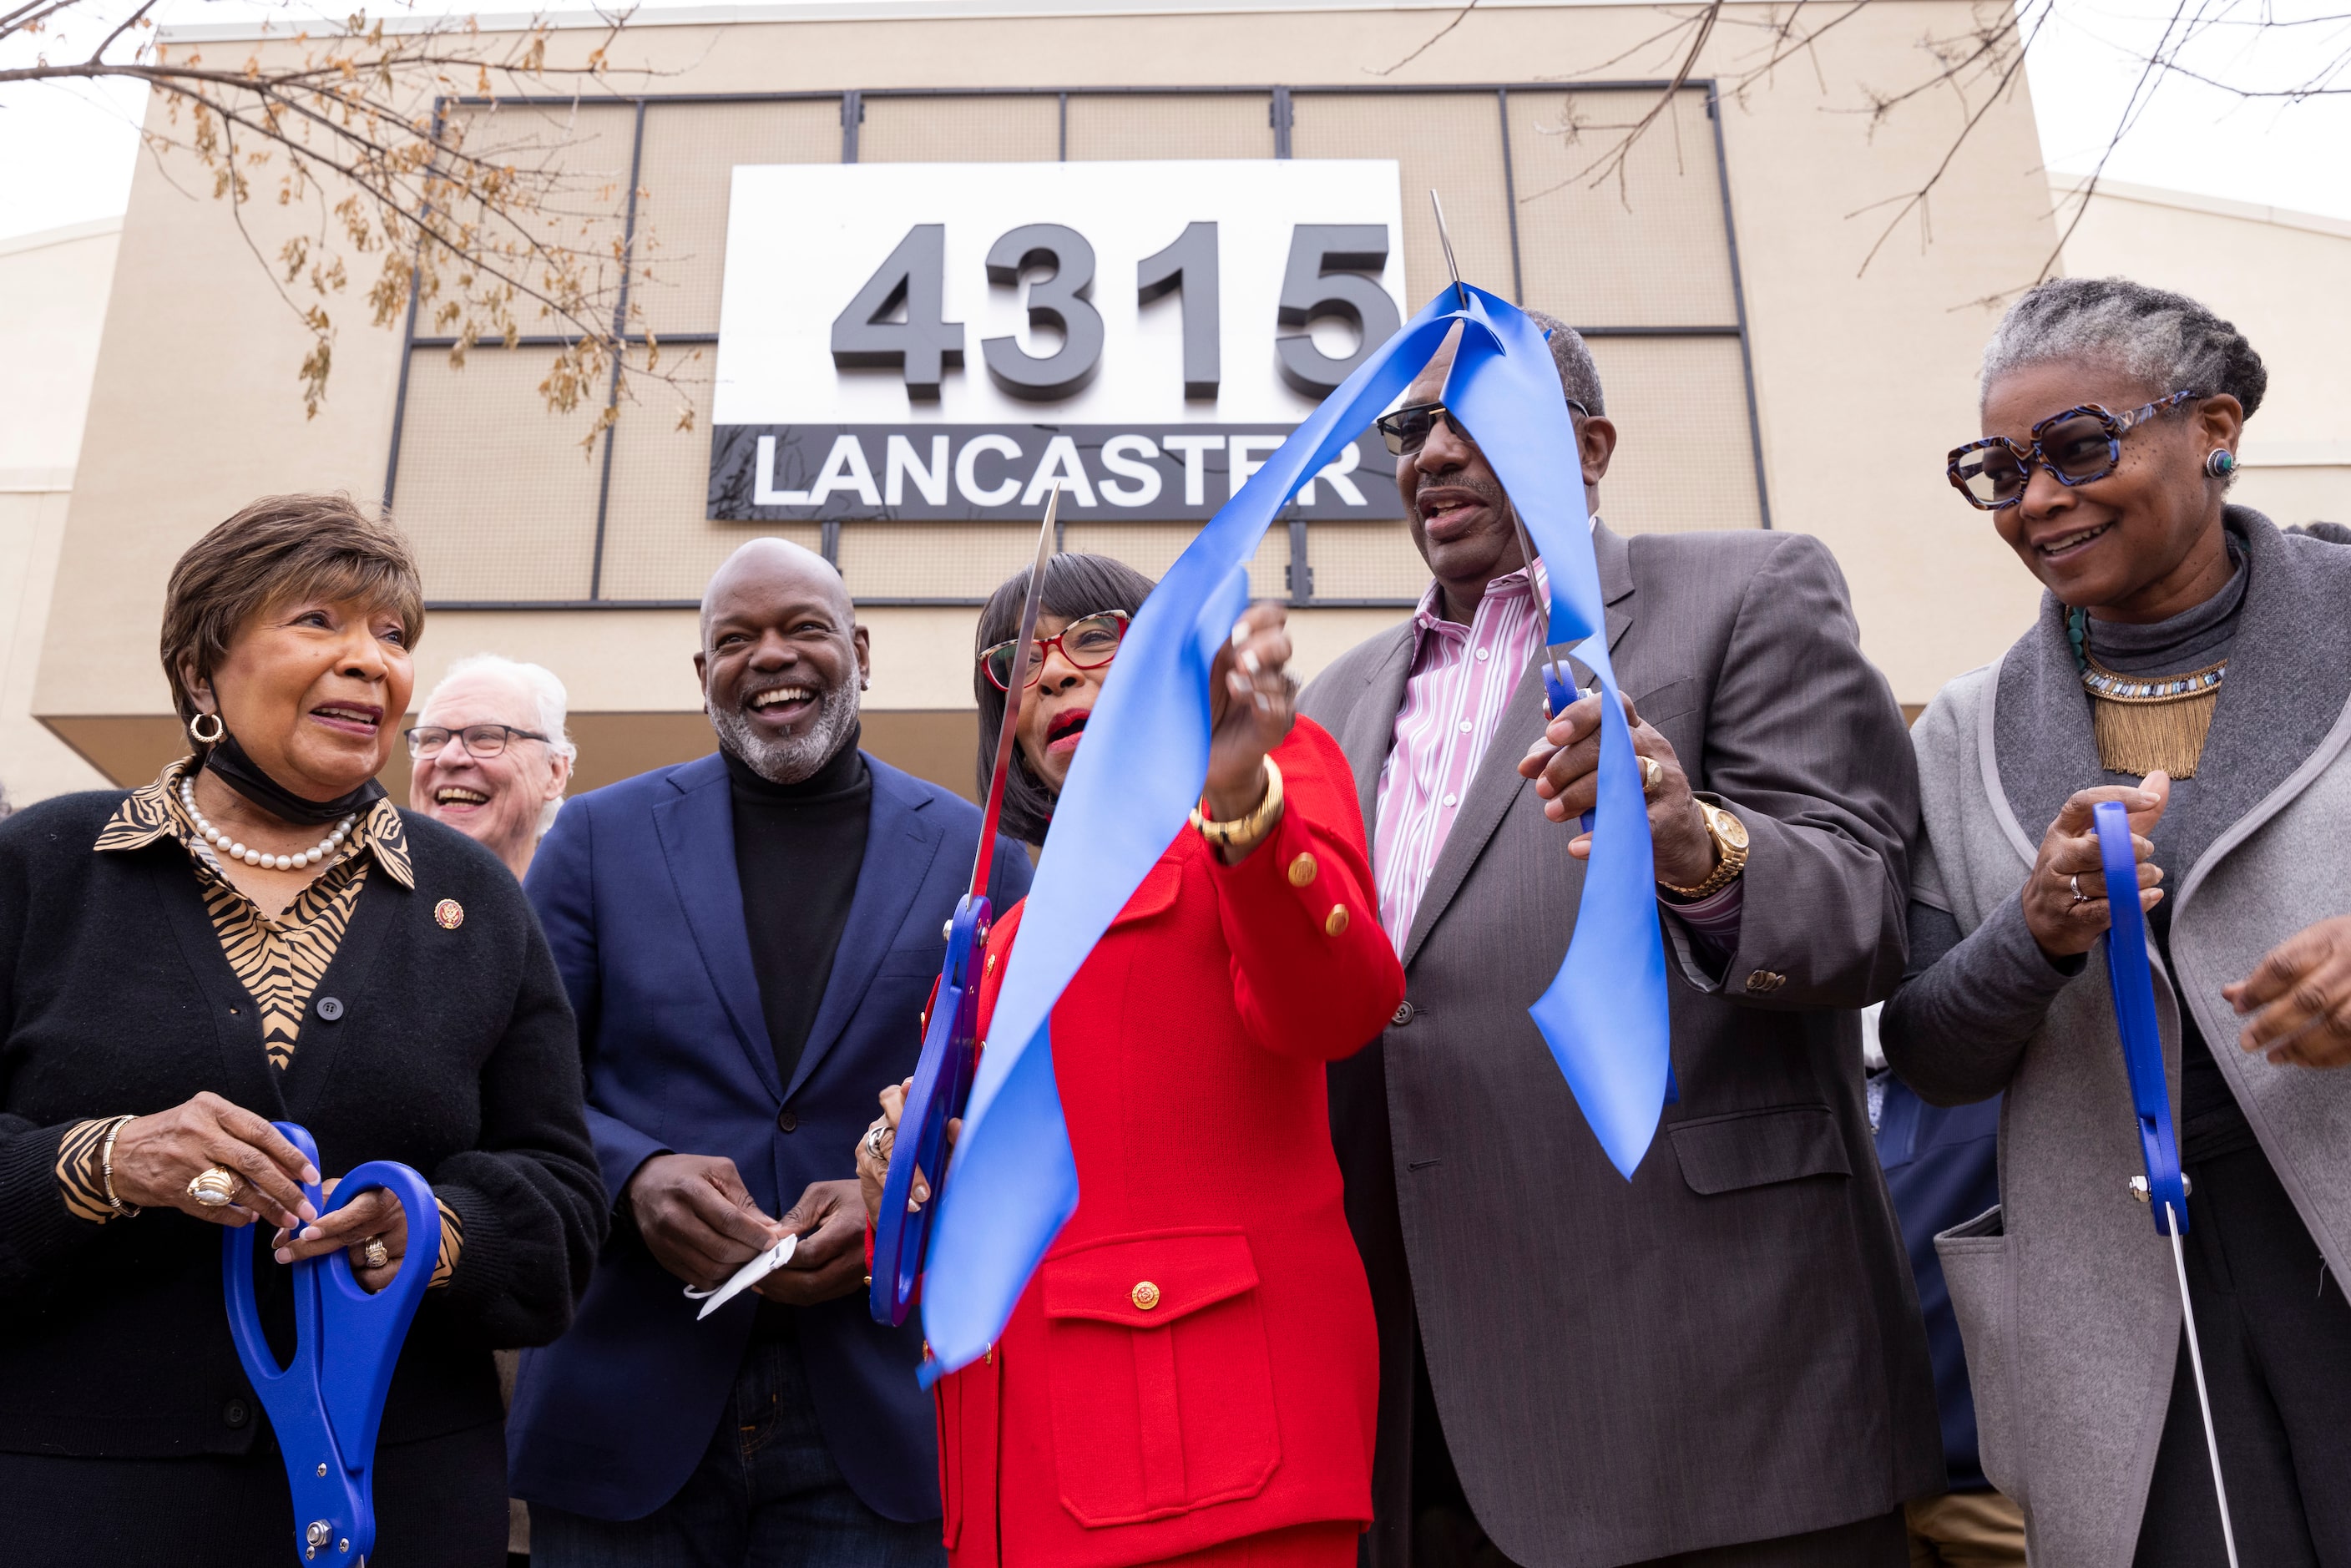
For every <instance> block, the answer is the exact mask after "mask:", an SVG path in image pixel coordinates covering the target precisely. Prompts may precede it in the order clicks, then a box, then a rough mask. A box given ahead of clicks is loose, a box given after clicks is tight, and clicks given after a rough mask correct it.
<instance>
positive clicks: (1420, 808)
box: [1372, 560, 1548, 953]
mask: <svg viewBox="0 0 2351 1568" xmlns="http://www.w3.org/2000/svg"><path fill="white" fill-rule="evenodd" d="M1534 570H1535V571H1536V572H1537V573H1538V574H1540V573H1541V570H1542V562H1541V560H1537V561H1536V562H1535V564H1534ZM1544 586H1545V587H1546V589H1547V587H1548V584H1547V583H1545V584H1544ZM1444 603H1445V601H1444V600H1443V598H1442V597H1441V592H1440V590H1439V589H1438V587H1437V584H1436V583H1434V582H1432V583H1430V584H1429V585H1428V591H1427V592H1426V593H1425V594H1423V595H1421V600H1420V607H1419V608H1418V609H1417V610H1416V611H1414V612H1413V616H1412V626H1413V644H1414V645H1413V655H1412V668H1411V671H1410V672H1409V673H1408V674H1406V675H1405V686H1404V705H1403V706H1401V707H1399V708H1398V709H1397V710H1396V721H1395V741H1394V743H1393V744H1392V745H1391V746H1390V747H1389V748H1388V758H1387V761H1386V763H1385V764H1384V766H1383V767H1382V768H1380V787H1379V796H1378V806H1377V816H1376V819H1375V820H1376V821H1378V823H1379V827H1378V831H1377V832H1376V834H1375V836H1374V841H1373V844H1372V869H1373V876H1374V880H1375V881H1376V882H1377V883H1378V884H1379V894H1380V922H1381V924H1382V925H1385V926H1386V927H1387V932H1388V940H1390V941H1391V942H1393V943H1395V946H1396V951H1397V952H1399V953H1401V952H1403V951H1404V942H1405V935H1406V934H1407V933H1409V932H1410V931H1411V930H1412V917H1413V915H1414V913H1415V912H1416V911H1417V910H1418V909H1419V908H1420V894H1421V890H1422V889H1424V888H1426V886H1427V885H1428V873H1430V871H1432V870H1433V869H1435V867H1436V865H1437V852H1438V851H1439V850H1442V849H1443V848H1444V847H1445V838H1446V835H1447V833H1449V832H1451V831H1453V820H1454V818H1455V817H1456V816H1458V814H1459V812H1460V810H1461V801H1462V798H1463V797H1464V796H1466V795H1468V792H1469V780H1470V779H1473V778H1475V777H1476V776H1477V772H1478V764H1479V762H1481V761H1483V760H1484V759H1485V756H1486V748H1487V747H1489V746H1490V745H1492V744H1493V740H1494V731H1495V729H1496V728H1497V727H1499V725H1500V724H1501V722H1502V710H1503V709H1504V708H1505V707H1507V706H1510V693H1511V692H1513V691H1514V690H1516V689H1517V687H1518V684H1519V680H1520V676H1522V675H1524V674H1526V671H1527V665H1528V664H1530V663H1531V662H1532V660H1533V658H1534V656H1535V649H1536V647H1537V646H1538V644H1539V643H1540V642H1541V637H1542V617H1541V612H1540V605H1541V601H1540V600H1539V599H1538V598H1537V596H1536V593H1535V591H1533V590H1532V589H1531V588H1530V587H1529V586H1528V582H1527V570H1526V569H1524V568H1521V569H1520V570H1517V571H1513V572H1509V573H1506V574H1505V575H1503V576H1501V577H1498V578H1496V579H1494V580H1493V581H1491V582H1489V583H1488V584H1487V585H1486V593H1485V596H1484V597H1483V598H1481V599H1479V601H1478V608H1477V610H1476V611H1474V612H1472V613H1471V615H1470V618H1469V624H1468V625H1467V626H1464V625H1462V624H1461V623H1460V622H1458V621H1447V619H1445V614H1444Z"/></svg>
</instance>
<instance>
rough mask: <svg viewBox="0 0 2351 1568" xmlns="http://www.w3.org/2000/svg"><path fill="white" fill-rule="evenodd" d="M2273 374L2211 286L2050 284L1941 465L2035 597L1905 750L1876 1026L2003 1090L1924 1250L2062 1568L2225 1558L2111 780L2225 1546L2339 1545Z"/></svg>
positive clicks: (2324, 550)
mask: <svg viewBox="0 0 2351 1568" xmlns="http://www.w3.org/2000/svg"><path fill="white" fill-rule="evenodd" d="M2266 380H2267V377H2266V374H2265V372H2264V371H2263V370H2262V362H2261V358H2260V356H2259V355H2257V354H2256V353H2254V352H2253V350H2252V346H2251V345H2250V344H2248V343H2247V342H2246V341H2245V340H2244V339H2243V338H2242V337H2241V336H2240V335H2238V333H2237V332H2236V330H2235V329H2234V328H2232V327H2231V326H2230V325H2229V324H2228V323H2227V322H2225V321H2221V320H2220V319H2217V318H2215V317H2214V316H2213V315H2212V313H2211V312H2210V311H2209V310H2206V309H2205V308H2202V307H2201V306H2199V305H2198V304H2196V303H2195V302H2194V301H2193V300H2190V299H2187V298H2182V297H2181V296H2179V295H2176V294H2168V293H2165V292H2163V291H2161V290H2158V289H2153V288H2147V287H2142V286H2140V285H2137V284H2134V283H2130V282H2127V281H2126V280H2123V279H2120V278H2103V279H2088V278H2072V279H2064V280H2061V281H2058V282H2053V283H2048V284H2044V285H2043V286H2041V287H2038V288H2035V289H2034V290H2032V292H2031V293H2029V294H2027V295H2026V296H2025V297H2024V298H2022V299H2021V300H2019V301H2018V302H2017V304H2016V305H2015V307H2014V308H2011V310H2010V311H2009V313H2008V316H2007V318H2006V319H2004V320H2003V321H2002V322H2001V326H2000V329H1999V331H1998V332H1997V334H1996V335H1995V336H1994V337H1993V339H1992V341H1991V346H1990V348H1989V349H1988V350H1986V352H1985V356H1984V368H1983V381H1982V393H1981V395H1982V411H1983V431H1984V439H1982V440H1980V441H1976V442H1973V443H1970V444H1968V445H1966V446H1963V447H1961V448H1960V449H1959V450H1958V451H1957V452H1955V453H1953V454H1952V456H1951V465H1950V475H1951V481H1952V483H1953V485H1955V486H1958V487H1959V489H1960V491H1961V493H1962V494H1963V495H1964V496H1966V497H1967V498H1968V499H1969V500H1970V501H1971V502H1972V503H1973V504H1974V505H1975V506H1976V507H1979V508H1980V509H1982V510H1984V511H1986V512H1988V513H1989V514H1990V518H1989V520H1990V521H1991V524H1992V526H1993V527H1994V528H1997V529H1998V530H1999V531H2000V534H2001V538H2002V539H2004V540H2005V541H2006V542H2007V543H2008V544H2009V545H2010V546H2011V548H2012V549H2015V551H2016V553H2017V555H2018V557H2019V558H2020V559H2022V561H2023V562H2024V564H2025V566H2026V568H2027V569H2028V570H2031V571H2032V574H2033V575H2034V576H2035V577H2037V578H2039V579H2040V580H2041V581H2042V582H2043V584H2044V585H2046V587H2047V589H2048V592H2047V593H2046V594H2044V595H2043V601H2042V607H2041V614H2040V617H2039V619H2038V620H2037V621H2036V622H2035V623H2034V624H2033V626H2032V629H2031V630H2030V631H2028V632H2026V633H2025V634H2024V635H2023V636H2022V637H2021V638H2020V639H2018V641H2017V642H2016V643H2015V645H2014V646H2012V647H2011V648H2010V649H2009V650H2008V651H2007V652H2006V653H2003V654H2002V655H2001V657H2000V659H1999V660H1998V661H1996V662H1995V663H1994V664H1991V666H1990V667H1989V668H1986V669H1981V670H1976V671H1972V672H1970V674H1965V675H1962V676H1960V677H1959V679H1957V680H1955V681H1953V682H1952V683H1951V684H1950V685H1949V686H1947V687H1945V688H1944V689H1943V691H1942V692H1941V694H1940V695H1938V696H1937V697H1936V699H1935V701H1934V703H1933V704H1932V706H1929V707H1928V710H1927V712H1926V714H1925V715H1924V716H1922V717H1921V718H1920V719H1919V721H1918V723H1917V727H1916V728H1915V730H1914V731H1913V739H1914V741H1915V743H1916V745H1917V752H1918V763H1919V772H1920V775H1921V778H1922V782H1923V787H1924V804H1925V826H1926V840H1927V841H1926V842H1925V843H1924V844H1923V845H1922V846H1921V847H1920V850H1919V852H1918V854H1917V857H1916V860H1915V862H1914V868H1913V871H1914V885H1913V891H1912V898H1913V903H1912V905H1911V911H1910V946H1911V954H1910V968H1909V973H1908V975H1907V977H1906V978H1905V981H1904V983H1903V986H1902V988H1901V989H1900V990H1899V991H1898V992H1897V993H1896V996H1895V998H1893V1000H1892V1001H1891V1002H1889V1003H1888V1005H1887V1007H1886V1014H1885V1018H1884V1021H1883V1038H1884V1041H1885V1046H1886V1056H1887V1058H1888V1059H1889V1061H1892V1063H1893V1065H1894V1066H1895V1068H1896V1070H1897V1071H1900V1073H1901V1074H1902V1076H1903V1077H1904V1078H1905V1079H1906V1080H1907V1081H1908V1082H1910V1083H1911V1084H1912V1085H1914V1086H1915V1087H1916V1088H1917V1090H1918V1092H1920V1094H1922V1095H1923V1096H1925V1097H1926V1098H1927V1099H1928V1100H1930V1101H1934V1102H1936V1103H1942V1104H1954V1103H1962V1102H1966V1101H1971V1100H1980V1099H1984V1098H1986V1097H1988V1096H1990V1095H1991V1094H1993V1093H1995V1092H2002V1091H2004V1092H2006V1100H2005V1102H2004V1103H2003V1106H2002V1110H2001V1148H2000V1167H2001V1168H2000V1183H2001V1207H1998V1208H1996V1209H1993V1210H1992V1211H1991V1213H1989V1214H1986V1215H1984V1216H1982V1217H1981V1218H1978V1219H1976V1220H1973V1221H1970V1223H1968V1224H1967V1225H1963V1226H1961V1227H1959V1228H1958V1229H1956V1230H1953V1231H1950V1232H1948V1233H1947V1234H1946V1235H1944V1236H1943V1237H1941V1238H1939V1239H1938V1247H1939V1250H1940V1252H1941V1255H1942V1259H1943V1265H1944V1270H1945V1272H1946V1274H1947V1276H1948V1277H1949V1283H1950V1290H1951V1296H1952V1301H1953V1305H1954V1307H1955V1309H1956V1311H1957V1312H1958V1315H1959V1323H1960V1328H1961V1332H1962V1333H1963V1335H1964V1337H1965V1339H1966V1343H1967V1352H1968V1360H1969V1365H1970V1378H1971V1381H1972V1384H1973V1385H1974V1391H1975V1399H1976V1410H1977V1417H1978V1422H1979V1425H1980V1433H1981V1441H1982V1452H1983V1465H1984V1471H1985V1474H1986V1475H1987V1476H1989V1477H1990V1478H1991V1480H1992V1482H1993V1483H1994V1484H1995V1485H1997V1486H1998V1487H1999V1488H2000V1489H2001V1490H2002V1491H2004V1492H2006V1493H2007V1494H2008V1495H2009V1496H2011V1498H2013V1499H2014V1500H2016V1501H2017V1502H2018V1503H2019V1504H2020V1505H2021V1506H2022V1509H2023V1511H2024V1515H2025V1520H2026V1526H2027V1530H2028V1532H2029V1540H2030V1546H2031V1551H2032V1557H2033V1560H2034V1561H2035V1562H2037V1563H2058V1564H2064V1568H2135V1565H2151V1568H2152V1565H2161V1568H2168V1565H2171V1564H2191V1563H2192V1564H2205V1563H2220V1562H2222V1561H2223V1557H2222V1543H2221V1534H2220V1518H2219V1510H2218V1506H2217V1503H2216V1501H2215V1498H2214V1490H2213V1485H2212V1478H2211V1474H2210V1467H2209V1465H2208V1462H2207V1458H2206V1452H2205V1443H2204V1433H2203V1427H2202V1418H2201V1416H2200V1414H2199V1408H2198V1404H2197V1398H2196V1389H2195V1384H2194V1380H2193V1378H2192V1377H2191V1376H2190V1375H2189V1370H2188V1362H2187V1357H2186V1351H2185V1346H2184V1336H2183V1334H2182V1325H2181V1314H2180V1310H2179V1291H2178V1287H2177V1285H2176V1283H2175V1281H2174V1276H2173V1266H2172V1260H2171V1257H2170V1249H2169V1248H2168V1245H2167V1243H2166V1242H2165V1240H2164V1239H2163V1238H2162V1237H2161V1236H2160V1235H2159V1234H2158V1232H2157V1230H2156V1228H2155V1227H2154V1225H2153V1224H2152V1223H2151V1219H2150V1216H2149V1214H2148V1211H2147V1207H2146V1206H2145V1205H2144V1203H2142V1202H2139V1201H2136V1200H2135V1199H2134V1195H2133V1193H2132V1191H2131V1187H2130V1178H2131V1177H2132V1176H2134V1175H2136V1174H2138V1173H2139V1171H2140V1168H2141V1166H2140V1155H2139V1147H2138V1138H2137V1130H2136V1125H2135V1121H2134V1117H2133V1115H2132V1112H2131V1104H2130V1097H2129V1090H2128V1086H2127V1082H2126V1077H2125V1073H2124V1067H2123V1058H2122V1051H2121V1046H2120V1043H2119V1040H2118V1037H2117V1033H2116V1027H2115V1021H2114V1009H2113V1004H2112V1002H2111V1001H2110V999H2109V997H2108V992H2107V981H2106V974H2105V956H2104V954H2103V951H2102V950H2100V938H2101V936H2102V935H2103V934H2104V933H2105V930H2106V927H2107V924H2108V915H2107V911H2108V905H2107V903H2106V888H2105V881H2104V878H2103V877H2102V876H2101V875H2100V874H2099V873H2098V870H2097V867H2098V865H2099V859H2098V851H2097V844H2096V840H2095V835H2094V834H2093V832H2092V831H2091V815H2090V811H2091V807H2092V806H2093V805H2094V804H2095V803H2096V802H2098V801H2100V800H2122V801H2125V802H2126V804H2127V805H2128V807H2129V809H2130V810H2131V812H2132V823H2133V827H2134V829H2135V831H2136V833H2137V849H2138V855H2139V862H2140V865H2139V888H2138V891H2137V896H2138V898H2139V900H2140V903H2141V905H2142V907H2144V908H2145V909H2146V910H2147V925H2148V935H2149V946H2150V949H2151V951H2150V955H2149V956H2150V959H2151V961H2152V963H2153V967H2154V970H2155V976H2156V981H2155V985H2156V991H2157V997H2156V1003H2157V1011H2158V1015H2159V1017H2160V1020H2161V1025H2162V1033H2163V1043H2164V1056H2165V1063H2166V1069H2167V1072H2168V1080H2169V1082H2170V1085H2171V1092H2172V1096H2173V1108H2174V1116H2175V1122H2176V1124H2177V1126H2178V1128H2179V1141H2180V1145H2181V1147H2180V1153H2181V1157H2182V1160H2183V1162H2184V1165H2185V1168H2186V1170H2187V1173H2188V1176H2189V1180H2190V1182H2191V1183H2192V1184H2193V1186H2192V1191H2191V1195H2190V1197H2189V1205H2188V1217H2189V1228H2188V1234H2187V1236H2186V1238H2185V1243H2186V1255H2187V1270H2188V1280H2189V1295H2190V1299H2191V1300H2192V1301H2193V1302H2194V1304H2195V1308H2196V1316H2197V1322H2198V1326H2199V1330H2200V1337H2201V1343H2202V1348H2203V1353H2204V1364H2205V1371H2206V1374H2207V1375H2208V1378H2209V1382H2210V1392H2211V1400H2212V1406H2213V1419H2214V1423H2215V1426H2216V1427H2217V1431H2218V1440H2219V1447H2220V1460H2221V1466H2222V1469H2223V1471H2224V1474H2225V1476H2226V1479H2227V1482H2228V1490H2229V1501H2230V1505H2231V1516H2232V1518H2233V1521H2234V1523H2235V1528H2236V1535H2237V1541H2238V1542H2239V1545H2240V1549H2241V1552H2242V1556H2243V1560H2244V1562H2246V1563H2260V1564H2262V1568H2286V1565H2301V1564H2313V1565H2315V1564H2321V1563H2325V1564H2337V1563H2351V1485H2346V1484H2344V1477H2345V1475H2346V1469H2345V1466H2346V1439H2351V1304H2346V1301H2345V1298H2344V1293H2343V1276H2344V1270H2345V1268H2346V1262H2351V1073H2346V1072H2344V1071H2340V1069H2341V1068H2342V1067H2343V1065H2344V1064H2345V1063H2346V1061H2351V919H2346V918H2345V915H2346V911H2351V549H2344V548H2342V547H2341V546H2338V545H2334V544H2328V543H2323V542H2321V541H2319V540H2317V539H2314V538H2306V537H2301V536H2296V535H2291V534H2285V533H2281V532H2280V531H2279V530H2278V529H2277V528H2273V527H2272V526H2271V524H2270V523H2269V521H2268V520H2267V519H2266V518H2264V517H2262V516H2261V515H2260V514H2258V513H2256V512H2253V511H2251V510H2249V509H2247V508H2245V507H2232V506H2229V505H2227V504H2226V500H2225V497H2226V493H2227V490H2228V486H2229V482H2230V476H2231V471H2232V469H2233V468H2234V466H2235V452H2236V447H2237V443H2238V438H2239V436H2240V434H2241V431H2242V427H2243V423H2244V421H2245V419H2246V418H2247V417H2248V416H2249V415H2251V414H2252V413H2253V411H2254V410H2255V409H2257V408H2258V407H2259V406H2260V404H2261V399H2262V390H2263V387H2264V384H2265V382H2266Z"/></svg>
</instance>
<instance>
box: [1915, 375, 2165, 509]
mask: <svg viewBox="0 0 2351 1568" xmlns="http://www.w3.org/2000/svg"><path fill="white" fill-rule="evenodd" d="M2203 395H2204V394H2203V393H2202V392H2173V393H2172V394H2171V395H2170V396H2169V397H2164V398H2158V399H2156V400H2155V402H2151V403H2148V404H2147V405H2146V406H2145V407H2144V408H2138V409H2134V410H2133V411H2132V412H2130V413H2113V412H2112V411H2110V410H2108V409H2106V408H2105V407H2103V406H2102V405H2100V404H2098V403H2095V402H2086V403H2084V404H2083V405H2082V406H2081V407H2079V408H2069V409H2067V410H2066V411H2065V412H2064V413H2053V414H2051V415H2050V416H2049V417H2048V418H2047V419H2044V420H2043V421H2042V422H2041V423H2039V424H2036V425H2034V426H2033V427H2032V431H2031V433H2030V434H2031V435H2032V445H2031V446H2029V447H2025V446H2019V445H2018V444H2016V443H2015V442H2013V441H2011V440H2010V439H2009V438H2008V437H2007V436H2005V435H1991V436H1986V437H1985V438H1984V439H1983V440H1981V441H1970V442H1969V443H1968V444H1966V445H1965V446H1960V447H1955V448H1953V449H1952V452H1951V456H1950V462H1949V465H1948V466H1947V467H1946V468H1945V469H1944V472H1945V473H1946V474H1947V475H1948V476H1949V478H1950V481H1951V487H1952V488H1953V489H1955V490H1957V491H1959V494H1960V495H1962V496H1965V497H1967V498H1968V504H1969V505H1970V506H1972V507H1978V508H1980V510H1983V511H1987V512H1997V511H2000V510H2002V509H2003V508H2005V507H2013V506H2014V505H2016V504H2017V502H2019V501H2021V500H2022V499H2024V487H2025V486H2027V485H2028V484H2030V483H2032V470H2033V468H2034V466H2035V465H2039V466H2041V467H2043V468H2046V469H2048V470H2049V476H2050V477H2051V478H2052V479H2054V480H2056V481H2057V483H2059V484H2060V485H2063V486H2065V487H2066V488H2067V489H2069V490H2070V489H2072V488H2073V487H2074V486H2076V485H2087V484H2091V483H2093V482H2095V481H2096V480H2099V479H2103V478H2105V476H2107V475H2109V474H2111V473H2113V472H2114V471H2115V469H2116V466H2117V465H2120V464H2121V462H2122V460H2123V435H2124V434H2125V433H2126V432H2127V431H2129V430H2131V429H2132V428H2133V427H2134V426H2137V425H2140V424H2144V423H2147V421H2148V420H2150V419H2153V418H2154V417H2155V416H2156V415H2158V414H2159V413H2169V412H2170V411H2171V410H2173V409H2175V408H2178V407H2179V405H2180V404H2181V403H2184V402H2194V401H2195V400H2196V399H2198V398H2200V397H2202V396H2203Z"/></svg>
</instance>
